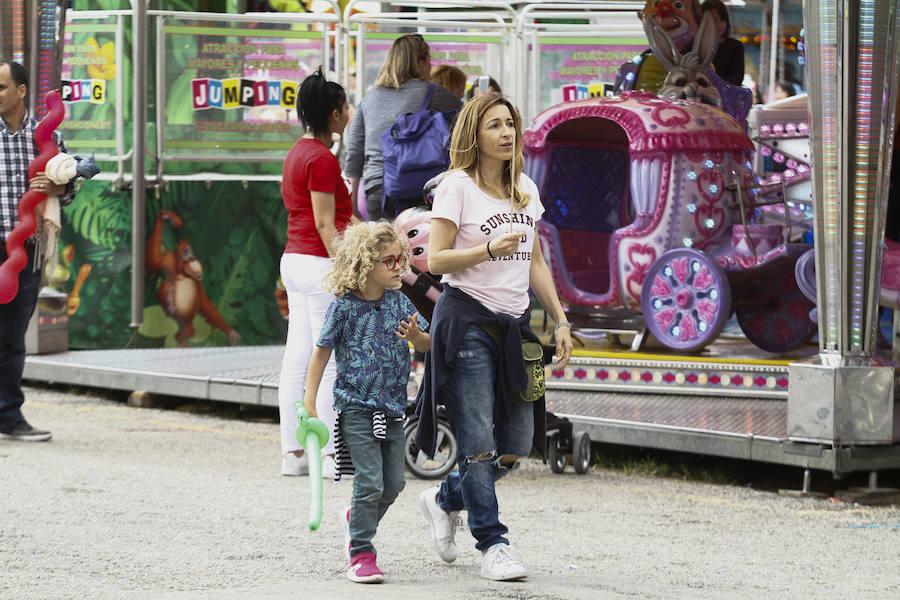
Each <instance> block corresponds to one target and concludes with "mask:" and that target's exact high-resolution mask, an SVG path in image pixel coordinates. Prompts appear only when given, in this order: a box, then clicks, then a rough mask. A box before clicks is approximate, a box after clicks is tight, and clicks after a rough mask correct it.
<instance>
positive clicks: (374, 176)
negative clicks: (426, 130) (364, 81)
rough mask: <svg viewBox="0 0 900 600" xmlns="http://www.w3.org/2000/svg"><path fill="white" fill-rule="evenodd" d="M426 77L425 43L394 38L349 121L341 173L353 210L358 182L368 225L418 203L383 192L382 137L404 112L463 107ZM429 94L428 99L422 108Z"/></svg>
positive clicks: (417, 198)
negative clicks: (348, 186) (348, 185)
mask: <svg viewBox="0 0 900 600" xmlns="http://www.w3.org/2000/svg"><path fill="white" fill-rule="evenodd" d="M430 74H431V53H430V50H429V47H428V44H427V43H426V42H425V39H424V38H423V37H422V36H421V35H419V34H417V33H416V34H407V35H402V36H400V37H398V38H397V39H396V40H394V43H393V44H392V45H391V49H390V50H389V51H388V55H387V58H386V59H385V61H384V65H383V66H382V67H381V71H380V72H379V73H378V77H377V78H376V79H375V87H373V88H372V89H371V90H370V91H369V92H368V93H367V94H366V95H365V96H364V97H363V99H362V100H361V101H360V103H359V106H358V107H357V110H356V115H355V116H354V117H353V120H352V121H351V123H350V133H349V135H348V139H347V154H346V158H345V162H344V171H345V173H346V174H347V176H348V177H349V178H350V183H351V184H352V192H351V193H352V198H353V203H354V206H355V205H356V198H357V194H358V193H359V186H360V184H362V189H363V190H365V194H366V218H367V219H368V220H370V221H377V220H379V219H381V218H388V219H393V218H394V217H395V216H397V215H398V214H399V213H400V212H401V211H403V209H404V208H408V207H409V206H413V205H415V204H419V203H420V202H421V193H420V192H419V193H416V194H413V195H412V196H409V197H394V196H391V195H389V194H384V192H383V184H382V178H383V176H384V166H383V164H384V163H383V160H384V157H383V154H382V144H381V136H382V134H383V133H384V132H385V131H387V130H388V129H390V128H391V127H393V126H394V125H395V124H396V122H397V117H399V116H401V115H404V114H405V113H414V112H416V111H420V110H421V109H423V108H424V109H425V110H433V111H441V112H453V111H458V110H459V109H460V107H461V106H462V103H461V102H460V101H459V98H457V97H456V96H454V95H453V93H452V92H450V91H449V90H447V89H446V88H444V87H443V86H439V85H436V84H430V83H428V77H429V75H430ZM429 93H430V94H431V99H430V101H428V103H427V105H425V106H423V101H425V100H426V96H427V95H428V94H429Z"/></svg>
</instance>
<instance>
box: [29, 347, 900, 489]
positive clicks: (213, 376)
mask: <svg viewBox="0 0 900 600" xmlns="http://www.w3.org/2000/svg"><path fill="white" fill-rule="evenodd" d="M816 351H817V349H816V348H815V347H813V346H809V347H804V348H802V349H801V350H799V351H796V352H795V353H794V354H791V355H789V356H777V357H773V356H761V355H760V352H759V351H758V350H754V349H753V348H752V346H750V345H749V344H748V343H747V342H746V340H728V339H724V340H720V341H717V342H716V343H715V344H713V345H712V346H710V347H708V348H707V349H706V350H704V352H702V353H699V354H694V355H674V354H669V353H666V352H665V351H663V350H661V349H658V348H657V349H654V348H653V347H652V346H651V347H650V348H649V349H647V350H646V351H644V352H632V351H630V350H627V349H624V348H617V347H615V346H613V345H610V346H605V345H603V344H591V345H590V346H582V347H580V348H579V349H577V350H576V354H575V356H574V357H573V358H572V360H571V361H570V363H569V365H568V366H567V367H566V368H565V369H564V370H557V371H553V373H552V375H550V376H549V377H548V381H547V388H548V390H547V408H548V410H550V411H552V412H553V413H555V414H556V415H558V416H563V417H566V418H568V419H569V420H570V421H572V423H573V429H574V431H575V432H576V433H578V432H580V431H584V432H586V433H588V435H589V436H590V438H591V440H592V441H596V442H605V443H612V444H624V445H631V446H642V447H647V448H658V449H665V450H676V451H683V452H691V453H697V454H707V455H714V456H724V457H729V458H738V459H746V460H753V461H760V462H770V463H779V464H787V465H794V466H799V467H803V468H809V469H821V470H828V471H832V472H836V473H846V472H852V471H866V470H868V471H874V470H880V469H895V468H900V445H898V444H894V445H891V446H869V447H865V446H856V447H836V446H833V445H828V444H809V443H793V442H791V441H789V440H788V439H787V392H788V388H789V385H790V382H789V379H788V364H789V363H790V362H793V361H796V360H802V359H803V358H805V357H807V356H810V355H812V354H814V353H815V352H816ZM283 353H284V346H250V347H247V346H244V347H233V348H231V347H229V348H171V349H129V350H79V351H69V352H63V353H58V354H44V355H30V356H28V357H27V358H26V362H25V379H26V380H32V381H42V382H48V383H65V384H71V385H82V386H86V387H97V388H106V389H118V390H125V391H134V390H142V391H146V392H149V393H154V394H163V395H173V396H180V397H186V398H196V399H206V400H216V401H224V402H235V403H241V404H255V405H264V406H273V407H275V406H278V378H279V371H280V368H281V360H282V355H283ZM894 415H895V417H896V416H898V415H900V406H898V407H895V410H894ZM897 430H900V427H898V429H897Z"/></svg>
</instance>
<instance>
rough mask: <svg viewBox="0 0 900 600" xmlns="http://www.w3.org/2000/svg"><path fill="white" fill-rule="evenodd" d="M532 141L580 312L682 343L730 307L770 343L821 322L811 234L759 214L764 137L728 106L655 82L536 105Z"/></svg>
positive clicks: (691, 341)
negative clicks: (662, 90) (789, 237)
mask: <svg viewBox="0 0 900 600" xmlns="http://www.w3.org/2000/svg"><path fill="white" fill-rule="evenodd" d="M525 148H526V164H525V170H526V172H527V173H528V174H529V176H530V177H531V178H532V179H533V180H534V181H535V183H536V184H537V186H538V188H539V189H540V190H541V199H542V201H543V203H544V206H545V209H546V212H545V214H544V218H543V219H542V220H541V221H540V222H539V225H538V232H539V234H540V238H541V244H542V249H543V250H544V255H545V258H546V259H547V262H548V264H549V265H550V268H551V271H552V273H553V277H554V280H555V282H556V285H557V289H558V291H559V295H560V297H561V299H562V300H563V301H564V302H565V303H566V304H567V309H568V314H569V316H570V319H571V320H574V321H576V324H578V325H581V326H583V327H596V328H600V329H607V330H611V331H615V330H616V329H617V327H616V326H615V323H626V324H628V323H630V324H631V326H628V327H624V328H620V329H634V330H641V329H642V328H643V327H646V330H648V331H649V332H650V333H652V334H653V335H654V336H655V337H656V338H657V339H658V340H659V341H660V342H661V343H662V344H663V345H665V346H667V347H669V348H673V349H678V350H682V351H693V350H697V349H700V348H702V347H703V346H705V345H707V344H708V343H710V342H711V341H713V340H714V339H715V338H716V337H717V336H718V335H719V333H720V332H721V330H722V328H723V326H724V325H725V323H726V322H727V321H728V319H729V318H730V317H731V314H732V312H734V313H736V316H737V320H738V323H739V324H740V327H741V330H742V331H743V332H744V334H745V335H746V336H747V338H748V339H749V340H750V341H752V342H753V343H754V344H756V345H757V346H758V347H760V348H762V349H763V350H767V351H769V352H786V351H789V350H791V349H794V348H796V347H798V346H800V345H801V344H803V343H805V342H806V341H808V340H809V338H810V337H811V336H812V335H813V334H814V333H815V328H816V325H815V323H814V322H812V321H811V320H810V319H809V312H810V310H811V309H812V308H813V305H812V303H811V302H810V301H809V300H808V299H807V298H806V297H805V296H804V295H803V294H802V293H801V291H800V289H799V288H798V286H797V283H796V280H795V278H794V263H795V262H796V260H797V258H798V257H799V256H800V255H801V254H802V253H803V252H804V251H806V250H807V249H809V248H810V246H809V245H808V244H792V243H786V242H785V236H784V231H783V228H782V227H781V226H779V225H753V224H752V223H750V219H751V218H752V216H753V214H754V211H755V210H756V208H755V205H754V202H753V196H752V193H753V192H752V190H751V186H752V184H753V172H752V164H751V160H752V153H753V151H754V146H753V144H752V142H751V140H750V138H749V137H747V135H746V133H744V131H743V130H742V128H741V127H740V126H739V125H738V124H737V123H736V122H735V121H734V120H733V119H732V118H731V117H729V116H728V115H726V114H725V113H723V112H722V111H721V110H719V109H717V108H715V107H712V106H709V105H705V104H699V103H694V102H688V101H683V100H673V99H666V98H658V97H656V96H654V95H652V94H648V93H645V92H626V93H625V94H623V95H622V96H620V97H616V98H590V99H586V100H580V101H576V102H567V103H562V104H559V105H556V106H554V107H552V108H550V109H548V110H546V111H544V112H543V113H541V114H540V115H538V116H537V117H536V118H535V120H534V121H533V122H532V124H531V126H530V127H529V128H528V130H527V131H526V132H525ZM748 190H749V191H750V193H748ZM638 337H640V336H638ZM636 339H638V338H637V337H636Z"/></svg>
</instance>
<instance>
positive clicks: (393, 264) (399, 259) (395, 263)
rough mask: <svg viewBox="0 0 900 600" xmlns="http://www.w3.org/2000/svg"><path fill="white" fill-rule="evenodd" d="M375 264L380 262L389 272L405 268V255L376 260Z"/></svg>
mask: <svg viewBox="0 0 900 600" xmlns="http://www.w3.org/2000/svg"><path fill="white" fill-rule="evenodd" d="M375 262H380V263H382V264H383V265H384V266H386V267H387V268H388V270H389V271H393V270H394V269H395V268H398V267H399V268H401V269H402V268H403V267H405V266H406V255H405V254H399V255H397V256H386V257H384V258H376V259H375Z"/></svg>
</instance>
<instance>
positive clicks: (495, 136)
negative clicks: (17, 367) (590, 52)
mask: <svg viewBox="0 0 900 600" xmlns="http://www.w3.org/2000/svg"><path fill="white" fill-rule="evenodd" d="M522 162H523V161H522V120H521V117H520V116H519V112H518V111H517V110H516V108H515V106H513V105H512V103H511V102H510V101H509V100H507V99H506V98H505V97H503V96H502V95H500V94H495V93H490V94H486V95H483V96H479V97H478V98H475V99H474V100H472V101H470V102H467V103H466V104H465V106H464V107H463V109H462V111H461V112H460V114H459V117H458V119H457V121H456V125H455V126H454V129H453V137H452V139H451V142H450V169H451V170H450V172H449V173H448V174H447V176H446V177H445V178H444V180H443V181H442V182H441V184H440V185H439V186H438V188H437V191H436V193H435V199H434V206H433V208H432V213H431V216H432V219H431V233H430V237H429V243H428V267H429V270H430V271H431V272H432V273H435V274H443V278H442V279H441V281H442V282H443V283H444V292H443V293H442V294H441V297H440V298H439V299H438V302H437V304H436V305H435V308H434V315H433V318H432V322H431V335H432V340H433V344H432V349H431V351H430V352H429V356H428V358H427V359H426V373H425V380H424V382H423V385H422V390H420V393H419V402H420V406H419V412H420V416H421V419H420V424H419V434H421V435H417V438H416V439H417V441H421V442H423V443H421V444H420V447H421V448H423V449H425V450H426V453H427V452H429V451H431V450H432V449H433V447H434V441H433V439H429V438H428V433H427V431H425V430H426V425H425V419H426V418H427V417H428V415H429V414H433V412H434V411H433V409H434V406H435V404H444V405H445V406H446V409H447V415H448V417H449V419H450V423H451V426H452V427H453V432H454V434H455V436H456V438H457V443H458V444H459V451H458V457H459V458H458V464H459V470H458V471H456V472H454V473H451V474H450V475H449V476H448V477H447V478H446V479H445V480H444V482H443V483H442V484H441V485H440V486H439V487H437V488H431V489H428V490H425V491H424V492H422V494H421V495H420V496H419V503H420V505H421V507H422V510H423V512H424V513H425V516H426V518H427V519H428V521H429V524H430V525H431V531H432V536H433V538H434V544H435V548H436V549H437V552H438V555H439V556H440V557H441V558H442V559H443V560H444V561H446V562H452V561H453V560H455V559H456V556H457V548H456V542H455V541H454V532H455V527H454V523H455V521H456V519H457V518H458V514H459V511H461V510H462V509H463V508H466V509H467V511H468V517H469V529H470V530H471V532H472V535H473V536H474V537H475V539H476V540H477V543H476V545H475V547H476V548H477V549H478V550H480V551H481V552H482V559H481V576H482V577H485V578H487V579H493V580H498V581H508V580H516V579H522V578H524V577H526V576H527V572H526V570H525V569H524V568H523V567H522V565H520V564H519V563H518V561H517V560H516V559H515V558H514V557H513V555H512V553H511V552H510V551H509V542H508V540H507V539H506V538H505V537H504V535H505V534H506V533H507V531H508V529H507V528H506V526H505V525H503V524H502V523H501V522H500V519H499V513H498V506H497V495H496V492H495V489H494V482H495V481H496V480H498V479H500V478H501V477H503V476H504V475H506V474H507V473H508V472H509V471H510V470H512V469H513V468H515V467H516V466H517V461H518V457H519V456H522V455H527V454H528V452H529V451H530V450H531V448H532V446H534V447H535V448H537V449H538V450H539V451H540V452H543V449H544V447H545V439H544V432H543V430H544V428H545V426H546V412H545V408H544V401H543V398H540V399H539V400H538V401H535V402H520V401H516V400H512V399H511V397H510V395H509V394H508V393H506V392H509V391H511V390H513V389H516V388H515V387H511V385H515V381H514V377H515V375H516V372H518V373H521V372H522V365H523V361H522V342H521V339H522V338H528V339H536V336H535V334H534V332H532V331H531V328H530V325H529V322H530V320H531V318H530V315H531V313H530V309H529V304H530V299H529V296H528V289H529V287H531V289H533V290H534V293H535V295H536V296H537V298H538V300H540V302H541V306H543V308H544V310H545V311H546V312H547V314H548V315H549V316H550V317H552V318H553V319H554V320H555V321H556V323H557V324H556V327H555V329H554V331H553V336H554V341H555V343H556V354H557V356H559V362H558V363H557V367H558V368H562V367H564V366H565V365H566V363H567V362H568V360H569V356H570V355H571V353H572V337H571V334H570V331H569V328H570V326H569V323H568V322H566V315H565V313H564V312H563V309H562V306H561V305H560V302H559V297H558V296H557V293H556V288H555V286H554V284H553V278H552V276H551V274H550V269H549V268H548V267H547V263H546V262H544V258H543V256H542V255H541V245H540V242H539V241H538V240H537V231H536V229H535V227H536V224H537V221H538V220H539V219H540V218H541V215H542V214H543V212H544V209H543V206H542V205H541V200H540V198H539V194H538V189H537V187H536V186H535V184H534V182H532V181H531V179H529V178H528V176H526V175H524V174H523V173H522ZM498 392H499V393H498Z"/></svg>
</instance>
